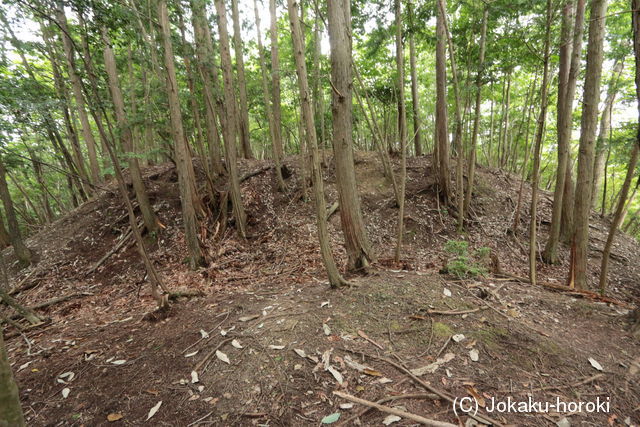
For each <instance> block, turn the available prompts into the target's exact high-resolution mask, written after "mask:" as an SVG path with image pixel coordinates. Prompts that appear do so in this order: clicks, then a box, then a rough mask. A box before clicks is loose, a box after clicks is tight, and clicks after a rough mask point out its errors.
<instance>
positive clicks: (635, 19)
mask: <svg viewBox="0 0 640 427" xmlns="http://www.w3.org/2000/svg"><path fill="white" fill-rule="evenodd" d="M603 9H604V8H603ZM592 13H593V12H592ZM602 15H604V12H603V14H602ZM603 21H604V19H603ZM631 23H632V24H631V26H632V29H633V52H634V53H635V65H636V73H635V83H636V99H637V101H638V124H637V130H636V141H635V144H634V145H633V149H632V151H631V157H630V159H629V166H628V167H627V176H626V177H625V179H624V183H623V184H622V189H621V190H620V197H619V199H618V204H617V206H616V211H615V213H614V215H613V219H612V221H611V227H610V228H609V235H608V236H607V242H606V243H605V245H604V250H603V251H602V264H601V266H600V293H602V294H604V292H605V291H606V288H607V273H608V269H609V255H610V253H611V247H612V246H613V239H614V238H615V235H616V231H617V230H618V227H619V226H620V224H621V223H622V216H623V212H624V209H625V204H626V201H627V195H628V193H629V187H630V186H631V180H632V179H633V176H634V174H635V170H636V165H637V163H638V154H639V152H640V0H631ZM639 182H640V181H639ZM636 188H637V186H636Z"/></svg>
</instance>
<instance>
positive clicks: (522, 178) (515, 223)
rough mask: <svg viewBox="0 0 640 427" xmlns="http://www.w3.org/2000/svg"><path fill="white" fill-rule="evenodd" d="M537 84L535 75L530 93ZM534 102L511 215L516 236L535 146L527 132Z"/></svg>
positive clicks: (531, 106) (530, 108)
mask: <svg viewBox="0 0 640 427" xmlns="http://www.w3.org/2000/svg"><path fill="white" fill-rule="evenodd" d="M537 83H538V74H537V73H536V75H535V77H534V79H533V85H532V86H531V92H532V93H533V92H535V90H536V86H537ZM533 107H534V102H532V103H531V104H530V105H529V111H528V113H527V125H526V128H525V134H524V141H525V144H524V146H525V149H524V160H523V161H522V166H521V167H520V188H519V189H518V201H517V202H516V212H515V214H514V215H513V226H512V230H513V234H514V235H515V234H517V232H518V226H519V225H520V208H521V206H522V193H523V190H524V182H525V181H526V175H527V165H528V164H529V157H530V156H531V148H532V147H533V146H534V145H535V144H529V132H530V129H531V115H532V113H533Z"/></svg>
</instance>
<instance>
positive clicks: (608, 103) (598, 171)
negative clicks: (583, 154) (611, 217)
mask: <svg viewBox="0 0 640 427" xmlns="http://www.w3.org/2000/svg"><path fill="white" fill-rule="evenodd" d="M623 68H624V60H618V59H616V62H615V64H614V66H613V74H612V75H611V79H610V80H609V85H608V88H607V98H606V99H605V101H604V108H603V109H602V115H601V116H600V129H599V130H598V138H597V139H596V158H595V160H594V167H593V189H592V193H591V194H592V198H593V200H592V204H591V207H592V209H597V208H598V205H599V201H600V199H599V198H598V196H599V195H600V187H601V186H602V174H603V173H604V160H605V154H606V152H607V150H606V145H607V138H608V137H609V132H610V131H611V115H612V113H613V103H614V101H615V97H616V92H617V83H618V80H619V78H620V74H622V70H623Z"/></svg>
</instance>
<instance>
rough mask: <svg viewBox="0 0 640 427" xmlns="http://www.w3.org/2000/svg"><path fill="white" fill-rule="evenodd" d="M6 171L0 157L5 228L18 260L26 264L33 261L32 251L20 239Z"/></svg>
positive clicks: (0, 186) (0, 189) (0, 188)
mask: <svg viewBox="0 0 640 427" xmlns="http://www.w3.org/2000/svg"><path fill="white" fill-rule="evenodd" d="M6 175H7V171H6V169H5V166H4V160H3V159H0V199H1V200H2V204H3V205H4V213H5V216H6V217H7V229H8V231H9V236H10V238H11V245H12V246H13V250H14V252H15V254H16V257H17V258H18V260H20V262H21V263H22V264H23V265H25V266H27V265H29V264H31V263H32V262H33V252H32V251H31V249H29V248H28V247H27V246H26V245H25V243H24V240H23V239H22V233H21V232H20V226H19V225H18V219H17V218H16V212H15V209H14V206H13V200H12V199H11V194H10V193H9V187H7V178H6Z"/></svg>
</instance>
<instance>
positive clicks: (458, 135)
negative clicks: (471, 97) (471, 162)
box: [437, 0, 464, 233]
mask: <svg viewBox="0 0 640 427" xmlns="http://www.w3.org/2000/svg"><path fill="white" fill-rule="evenodd" d="M445 2H446V0H442V1H441V0H438V6H437V7H438V8H439V9H441V13H442V17H443V18H442V22H443V25H444V30H445V35H446V37H447V44H448V47H449V63H450V65H451V76H452V78H453V93H454V99H455V106H456V108H455V110H454V111H455V115H456V127H455V133H454V138H453V146H454V149H455V150H456V205H457V207H458V232H459V233H461V232H462V228H463V226H464V181H463V169H464V152H463V149H462V129H463V120H462V111H461V109H462V104H461V102H460V85H459V84H458V69H457V66H456V55H455V51H454V49H453V40H452V38H451V34H450V33H449V25H448V23H447V8H446V4H445Z"/></svg>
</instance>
